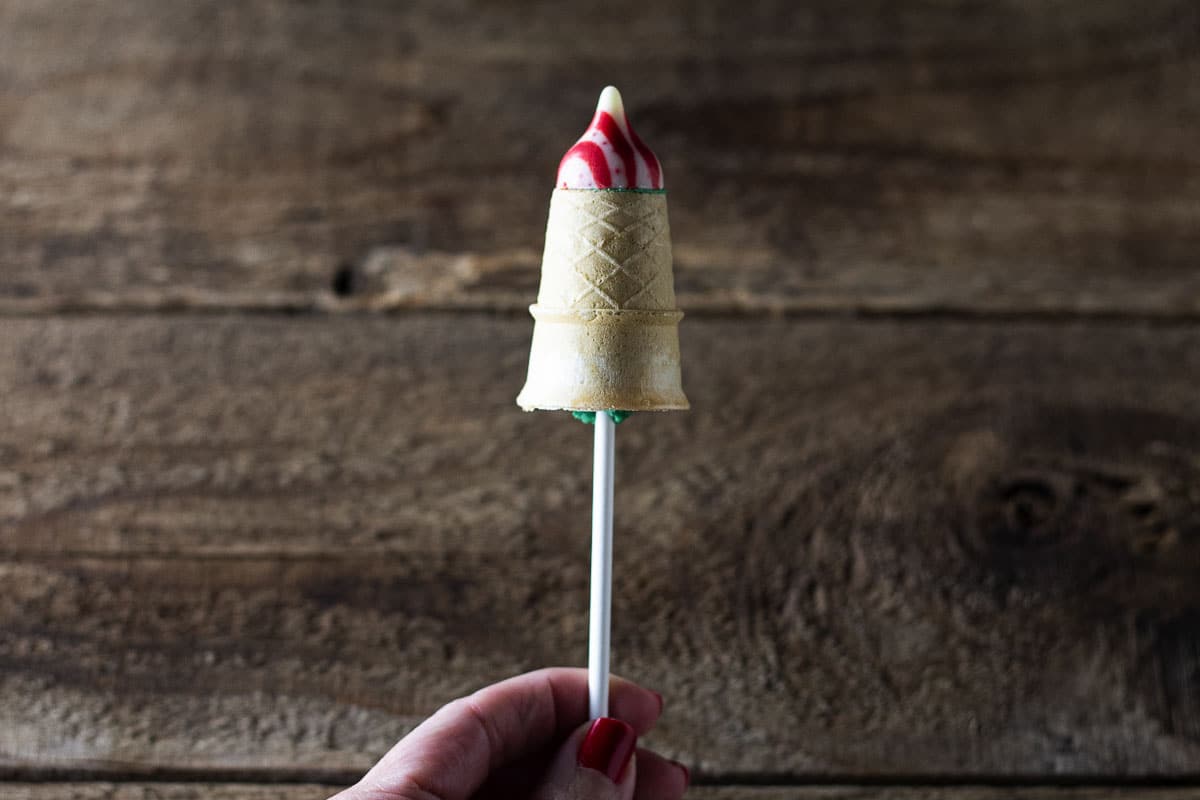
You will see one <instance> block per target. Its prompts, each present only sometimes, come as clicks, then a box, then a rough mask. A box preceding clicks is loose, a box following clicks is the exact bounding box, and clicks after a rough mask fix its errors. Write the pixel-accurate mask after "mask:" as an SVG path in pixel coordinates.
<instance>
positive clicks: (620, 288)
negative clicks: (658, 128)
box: [517, 189, 688, 411]
mask: <svg viewBox="0 0 1200 800" xmlns="http://www.w3.org/2000/svg"><path fill="white" fill-rule="evenodd" d="M530 312H531V313H532V314H533V318H534V321H535V322H534V331H533V344H532V346H531V349H530V356H529V376H528V380H527V381H526V384H525V388H524V389H523V390H522V391H521V393H520V395H518V397H517V404H518V405H519V406H521V408H524V409H525V410H527V411H531V410H533V409H547V410H551V409H566V410H571V411H603V410H611V409H621V410H626V411H666V410H672V409H686V408H688V401H687V397H685V396H684V393H683V388H682V385H681V381H680V367H679V334H678V325H679V320H680V319H681V318H682V317H683V314H682V312H680V311H679V310H678V309H677V308H676V307H675V288H674V275H673V274H672V268H671V234H670V227H669V225H668V222H667V197H666V193H665V192H664V191H662V190H641V189H556V190H555V191H554V194H553V196H552V198H551V201H550V219H549V223H548V225H547V228H546V249H545V254H544V256H543V259H542V280H541V287H540V290H539V292H538V298H537V303H536V304H535V305H533V306H531V307H530Z"/></svg>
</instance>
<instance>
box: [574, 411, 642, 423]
mask: <svg viewBox="0 0 1200 800" xmlns="http://www.w3.org/2000/svg"><path fill="white" fill-rule="evenodd" d="M604 413H605V414H608V416H610V417H612V421H613V423H614V424H616V425H620V424H621V423H622V422H624V421H625V420H626V419H628V418H629V415H630V414H632V413H633V412H632V411H615V410H614V411H605V412H604ZM571 416H572V417H574V418H575V419H577V420H579V421H580V422H582V423H583V424H585V425H595V424H596V412H595V411H572V412H571Z"/></svg>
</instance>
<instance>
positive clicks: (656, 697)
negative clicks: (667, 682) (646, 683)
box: [650, 689, 666, 714]
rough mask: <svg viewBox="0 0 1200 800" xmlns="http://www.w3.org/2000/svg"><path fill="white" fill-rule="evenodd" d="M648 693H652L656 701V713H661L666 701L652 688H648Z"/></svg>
mask: <svg viewBox="0 0 1200 800" xmlns="http://www.w3.org/2000/svg"><path fill="white" fill-rule="evenodd" d="M650 694H652V695H654V699H655V700H657V701H658V713H660V714H661V713H662V710H663V706H664V705H666V701H665V700H663V696H662V695H661V694H659V693H658V692H656V691H654V690H653V689H651V690H650Z"/></svg>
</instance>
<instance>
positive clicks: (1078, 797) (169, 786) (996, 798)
mask: <svg viewBox="0 0 1200 800" xmlns="http://www.w3.org/2000/svg"><path fill="white" fill-rule="evenodd" d="M4 788H5V790H6V791H7V792H9V793H8V794H6V795H5V798H6V800H276V798H279V797H281V796H284V794H285V793H286V796H287V797H288V798H289V800H325V798H327V797H329V795H330V794H331V793H332V792H333V791H335V790H336V787H333V786H325V785H318V784H292V785H288V786H287V787H281V786H278V785H275V786H269V785H267V786H264V785H260V784H248V783H44V784H37V783H24V784H20V783H18V784H9V785H7V786H5V787H4ZM687 796H688V797H689V798H696V800H741V798H745V799H746V800H1115V798H1118V797H1120V798H1130V800H1192V798H1193V797H1194V796H1195V795H1194V793H1192V790H1190V789H1134V790H1129V789H1120V788H1111V787H1098V788H1073V789H1058V788H1041V787H1027V788H1012V789H993V788H979V787H963V788H959V787H953V788H933V787H930V788H906V787H893V786H887V787H836V788H834V787H796V788H786V789H785V788H764V787H757V786H729V787H713V786H697V787H693V788H692V790H691V791H689V792H688V795H687Z"/></svg>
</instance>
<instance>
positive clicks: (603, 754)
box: [577, 717, 637, 783]
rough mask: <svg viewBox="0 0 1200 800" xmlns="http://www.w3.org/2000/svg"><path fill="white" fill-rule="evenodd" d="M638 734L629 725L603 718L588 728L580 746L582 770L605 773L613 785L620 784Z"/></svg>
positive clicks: (610, 718) (579, 759)
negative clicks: (584, 768) (585, 768)
mask: <svg viewBox="0 0 1200 800" xmlns="http://www.w3.org/2000/svg"><path fill="white" fill-rule="evenodd" d="M635 745H637V733H636V732H635V731H634V730H633V727H632V726H631V725H629V724H628V723H625V722H622V721H621V720H619V719H613V718H612V717H600V718H599V719H597V720H596V721H595V722H593V723H592V727H590V728H588V732H587V736H585V737H583V744H581V745H579V755H578V757H577V758H578V761H579V766H581V767H587V768H588V769H594V770H596V771H597V772H603V773H604V774H605V775H607V776H608V779H609V780H610V781H612V782H613V783H620V782H621V776H622V775H624V774H625V767H627V766H629V759H631V758H633V748H634V746H635Z"/></svg>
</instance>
